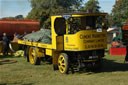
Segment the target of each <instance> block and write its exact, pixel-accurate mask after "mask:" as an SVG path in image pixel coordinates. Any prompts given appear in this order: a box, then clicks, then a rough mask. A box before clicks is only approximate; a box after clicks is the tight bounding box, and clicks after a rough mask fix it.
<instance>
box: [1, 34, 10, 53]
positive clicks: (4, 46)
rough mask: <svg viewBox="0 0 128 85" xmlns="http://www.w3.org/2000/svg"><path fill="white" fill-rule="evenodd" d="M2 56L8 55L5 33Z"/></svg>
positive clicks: (7, 40) (7, 42)
mask: <svg viewBox="0 0 128 85" xmlns="http://www.w3.org/2000/svg"><path fill="white" fill-rule="evenodd" d="M2 39H3V55H8V49H9V39H8V38H7V35H6V33H3V37H2Z"/></svg>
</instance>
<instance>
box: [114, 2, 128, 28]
mask: <svg viewBox="0 0 128 85" xmlns="http://www.w3.org/2000/svg"><path fill="white" fill-rule="evenodd" d="M127 15H128V1H127V0H117V1H116V3H115V5H114V7H113V9H112V16H113V25H116V26H121V23H122V22H127V21H128V16H127Z"/></svg>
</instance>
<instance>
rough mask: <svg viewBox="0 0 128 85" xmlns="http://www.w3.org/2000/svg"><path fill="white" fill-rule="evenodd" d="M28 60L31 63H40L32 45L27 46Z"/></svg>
mask: <svg viewBox="0 0 128 85" xmlns="http://www.w3.org/2000/svg"><path fill="white" fill-rule="evenodd" d="M29 62H30V64H32V65H40V58H38V57H37V52H36V49H35V48H34V47H30V48H29Z"/></svg>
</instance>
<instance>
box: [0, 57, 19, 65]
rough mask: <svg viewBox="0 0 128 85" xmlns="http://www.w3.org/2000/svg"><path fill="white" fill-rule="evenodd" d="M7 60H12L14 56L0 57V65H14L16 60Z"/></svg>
mask: <svg viewBox="0 0 128 85" xmlns="http://www.w3.org/2000/svg"><path fill="white" fill-rule="evenodd" d="M7 58H14V56H12V55H8V56H0V65H4V64H13V63H16V62H17V61H16V60H10V59H7Z"/></svg>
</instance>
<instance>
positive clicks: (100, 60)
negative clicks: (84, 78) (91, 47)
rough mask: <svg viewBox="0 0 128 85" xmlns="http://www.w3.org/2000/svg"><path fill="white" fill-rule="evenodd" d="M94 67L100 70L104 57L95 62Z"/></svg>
mask: <svg viewBox="0 0 128 85" xmlns="http://www.w3.org/2000/svg"><path fill="white" fill-rule="evenodd" d="M94 68H95V70H96V71H100V70H101V69H102V68H103V59H102V57H101V58H100V59H99V60H98V61H97V62H95V65H94Z"/></svg>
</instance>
